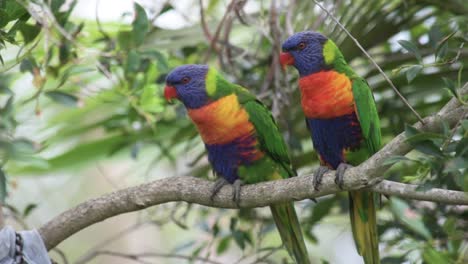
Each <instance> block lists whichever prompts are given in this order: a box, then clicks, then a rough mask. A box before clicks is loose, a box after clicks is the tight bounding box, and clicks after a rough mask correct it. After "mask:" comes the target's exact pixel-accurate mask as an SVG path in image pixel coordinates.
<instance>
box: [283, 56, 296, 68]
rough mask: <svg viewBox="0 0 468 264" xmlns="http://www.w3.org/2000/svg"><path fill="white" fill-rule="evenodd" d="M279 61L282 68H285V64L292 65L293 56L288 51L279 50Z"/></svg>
mask: <svg viewBox="0 0 468 264" xmlns="http://www.w3.org/2000/svg"><path fill="white" fill-rule="evenodd" d="M280 63H281V65H283V69H284V68H286V66H287V65H294V57H293V56H292V55H291V54H290V53H289V52H281V54H280Z"/></svg>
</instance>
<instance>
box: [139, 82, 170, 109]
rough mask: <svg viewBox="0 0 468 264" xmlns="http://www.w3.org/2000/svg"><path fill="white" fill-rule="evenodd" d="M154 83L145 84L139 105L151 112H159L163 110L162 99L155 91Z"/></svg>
mask: <svg viewBox="0 0 468 264" xmlns="http://www.w3.org/2000/svg"><path fill="white" fill-rule="evenodd" d="M157 88H158V86H157V85H156V84H151V85H146V86H145V87H144V89H143V93H142V94H141V97H140V106H141V108H142V109H143V110H145V111H147V112H151V113H161V112H163V111H164V109H165V108H164V106H165V104H164V100H163V99H162V98H161V97H159V96H158V95H157V93H156V91H157Z"/></svg>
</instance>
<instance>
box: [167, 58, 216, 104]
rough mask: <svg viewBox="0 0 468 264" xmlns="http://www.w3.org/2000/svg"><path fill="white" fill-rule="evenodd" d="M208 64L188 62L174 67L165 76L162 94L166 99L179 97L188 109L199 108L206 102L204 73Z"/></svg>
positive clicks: (205, 73) (206, 71) (207, 68)
mask: <svg viewBox="0 0 468 264" xmlns="http://www.w3.org/2000/svg"><path fill="white" fill-rule="evenodd" d="M208 70H209V67H208V65H200V64H188V65H183V66H179V67H177V68H175V69H174V70H172V71H171V72H170V73H169V75H168V76H167V77H166V87H165V88H164V96H165V97H166V99H167V100H168V101H171V99H173V98H177V99H179V100H180V101H181V102H182V103H183V104H184V105H185V107H187V108H189V109H195V108H200V107H202V106H204V105H206V104H207V103H208V100H209V98H208V95H207V92H206V85H205V80H206V75H207V73H208Z"/></svg>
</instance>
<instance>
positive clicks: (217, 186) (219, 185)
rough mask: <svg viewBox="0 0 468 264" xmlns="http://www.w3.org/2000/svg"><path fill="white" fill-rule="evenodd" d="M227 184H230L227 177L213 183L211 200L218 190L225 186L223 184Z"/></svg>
mask: <svg viewBox="0 0 468 264" xmlns="http://www.w3.org/2000/svg"><path fill="white" fill-rule="evenodd" d="M227 184H229V182H228V181H227V180H226V179H224V178H219V179H217V180H216V182H215V183H214V185H213V188H211V196H210V200H211V201H213V200H214V198H215V196H216V194H218V192H219V191H220V190H221V189H222V188H223V186H224V185H227Z"/></svg>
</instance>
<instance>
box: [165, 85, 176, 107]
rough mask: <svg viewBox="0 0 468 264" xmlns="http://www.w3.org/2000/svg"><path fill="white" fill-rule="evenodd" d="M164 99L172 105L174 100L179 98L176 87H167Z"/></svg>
mask: <svg viewBox="0 0 468 264" xmlns="http://www.w3.org/2000/svg"><path fill="white" fill-rule="evenodd" d="M164 97H166V100H167V101H168V102H169V103H172V99H174V98H177V90H176V89H175V87H174V86H170V85H166V87H164Z"/></svg>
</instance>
